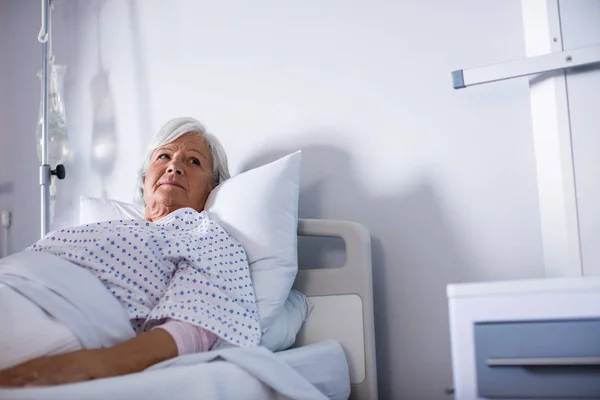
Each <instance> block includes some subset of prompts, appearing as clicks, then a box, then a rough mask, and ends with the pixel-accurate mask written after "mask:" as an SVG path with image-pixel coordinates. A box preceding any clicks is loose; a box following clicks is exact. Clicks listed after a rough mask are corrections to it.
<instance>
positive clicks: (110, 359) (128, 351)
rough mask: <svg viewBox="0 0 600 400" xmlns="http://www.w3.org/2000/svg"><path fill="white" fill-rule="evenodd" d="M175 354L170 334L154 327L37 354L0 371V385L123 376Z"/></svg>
mask: <svg viewBox="0 0 600 400" xmlns="http://www.w3.org/2000/svg"><path fill="white" fill-rule="evenodd" d="M176 356H177V345H176V344H175V341H174V340H173V337H172V336H171V335H170V334H169V333H168V332H167V331H166V330H164V329H154V330H152V331H150V332H146V333H143V334H141V335H139V336H136V337H135V338H133V339H130V340H128V341H126V342H124V343H121V344H120V345H117V346H115V347H110V348H106V349H98V350H77V351H74V352H72V353H66V354H61V355H58V356H49V357H40V358H36V359H33V360H31V361H27V362H25V363H23V364H20V365H17V366H15V367H12V368H9V369H6V370H4V371H0V387H1V386H46V385H60V384H65V383H74V382H81V381H87V380H90V379H98V378H106V377H109V376H117V375H125V374H130V373H134V372H139V371H143V370H144V369H146V368H148V367H150V366H151V365H153V364H156V363H159V362H161V361H164V360H167V359H169V358H172V357H176Z"/></svg>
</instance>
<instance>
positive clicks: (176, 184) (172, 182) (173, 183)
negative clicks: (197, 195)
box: [159, 181, 185, 190]
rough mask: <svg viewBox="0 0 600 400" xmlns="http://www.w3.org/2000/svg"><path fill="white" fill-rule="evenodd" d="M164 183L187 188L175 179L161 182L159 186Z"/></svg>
mask: <svg viewBox="0 0 600 400" xmlns="http://www.w3.org/2000/svg"><path fill="white" fill-rule="evenodd" d="M163 185H169V186H175V187H178V188H181V189H183V190H185V188H184V187H183V185H182V184H181V183H178V182H175V181H164V182H160V184H159V186H163Z"/></svg>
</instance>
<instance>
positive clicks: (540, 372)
mask: <svg viewBox="0 0 600 400" xmlns="http://www.w3.org/2000/svg"><path fill="white" fill-rule="evenodd" d="M474 329H475V331H474V337H475V363H476V371H477V389H478V395H479V397H483V398H569V399H577V398H581V399H583V398H600V319H590V320H555V321H519V322H486V323H476V324H475V327H474Z"/></svg>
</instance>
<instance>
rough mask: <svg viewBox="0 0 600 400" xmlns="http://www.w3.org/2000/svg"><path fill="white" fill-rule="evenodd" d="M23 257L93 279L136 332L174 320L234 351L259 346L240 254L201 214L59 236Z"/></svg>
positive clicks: (184, 212) (102, 225)
mask: <svg viewBox="0 0 600 400" xmlns="http://www.w3.org/2000/svg"><path fill="white" fill-rule="evenodd" d="M27 250H30V251H44V252H49V253H52V254H55V255H57V256H60V257H62V258H64V259H66V260H68V261H71V262H72V263H74V264H77V265H79V266H81V267H83V268H86V269H87V270H88V271H90V272H91V273H92V274H94V275H95V276H96V277H97V278H98V279H99V280H100V281H102V283H104V285H105V286H106V288H107V289H108V290H109V291H110V292H111V293H112V294H113V295H114V296H115V297H116V298H117V299H118V300H119V301H120V302H121V304H122V305H123V307H124V308H125V309H127V311H128V313H129V317H130V319H131V321H132V325H133V327H134V329H135V331H136V332H137V333H140V332H144V331H147V330H149V329H150V328H151V327H152V326H155V325H157V324H160V323H162V321H163V320H164V319H165V318H173V319H177V320H181V321H184V322H189V323H191V324H195V325H197V326H201V327H203V328H205V329H207V330H209V331H211V332H213V333H215V334H216V335H218V336H219V337H221V338H222V339H224V340H226V341H227V342H229V343H231V344H234V345H237V346H243V347H251V346H257V345H258V343H259V341H260V328H259V323H258V311H257V306H256V303H255V297H254V289H253V287H252V282H251V280H250V271H249V267H248V261H247V257H246V253H245V251H244V249H243V247H242V246H241V245H240V244H239V243H238V242H237V241H235V240H234V239H233V238H232V237H231V236H229V235H228V234H227V232H225V230H224V229H223V228H222V227H221V226H220V225H219V224H218V223H216V222H215V221H213V220H211V219H210V217H209V216H208V214H207V213H206V212H205V211H203V212H200V213H199V212H197V211H195V210H193V209H191V208H182V209H179V210H177V211H174V212H172V213H170V214H169V215H167V216H165V217H163V218H161V219H160V220H158V221H156V222H154V223H152V222H148V221H144V220H115V221H106V222H99V223H94V224H89V225H82V226H78V227H74V228H69V229H60V230H57V231H55V232H52V233H50V234H48V235H47V236H46V237H44V238H43V239H41V240H40V241H38V242H37V243H36V244H34V245H33V246H31V247H29V248H28V249H27Z"/></svg>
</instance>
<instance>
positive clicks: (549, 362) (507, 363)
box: [485, 357, 600, 367]
mask: <svg viewBox="0 0 600 400" xmlns="http://www.w3.org/2000/svg"><path fill="white" fill-rule="evenodd" d="M485 363H486V364H487V365H488V366H490V367H536V366H540V367H552V366H557V367H558V366H579V365H581V366H585V365H592V366H594V365H595V366H600V357H534V358H490V359H488V360H487V361H486V362H485Z"/></svg>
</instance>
